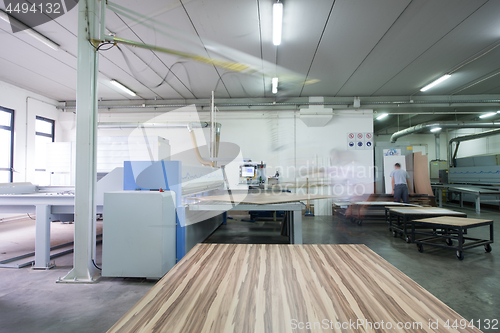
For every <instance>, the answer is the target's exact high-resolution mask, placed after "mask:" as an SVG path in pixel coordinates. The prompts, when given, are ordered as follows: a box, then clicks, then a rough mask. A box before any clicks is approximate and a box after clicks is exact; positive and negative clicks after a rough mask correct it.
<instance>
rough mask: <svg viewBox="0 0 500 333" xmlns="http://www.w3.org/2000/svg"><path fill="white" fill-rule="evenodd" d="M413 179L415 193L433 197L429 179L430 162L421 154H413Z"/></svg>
mask: <svg viewBox="0 0 500 333" xmlns="http://www.w3.org/2000/svg"><path fill="white" fill-rule="evenodd" d="M413 179H414V183H415V193H420V194H428V195H433V194H434V193H433V192H432V187H431V180H430V178H429V161H428V160H427V155H422V153H421V152H418V153H414V154H413Z"/></svg>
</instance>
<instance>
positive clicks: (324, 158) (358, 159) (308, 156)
mask: <svg viewBox="0 0 500 333" xmlns="http://www.w3.org/2000/svg"><path fill="white" fill-rule="evenodd" d="M335 112H336V115H334V116H333V118H332V120H331V121H330V122H329V123H328V124H327V125H326V126H324V127H307V126H306V125H305V124H304V123H303V122H302V121H301V120H300V117H299V113H298V112H296V111H280V112H276V111H271V112H218V113H217V119H216V120H217V122H219V123H221V124H222V130H221V141H222V142H230V143H235V144H237V145H238V146H239V147H240V148H241V152H242V155H243V157H244V158H250V159H252V160H253V161H264V162H266V163H267V170H268V176H270V175H273V174H274V172H275V171H276V169H279V170H280V173H281V175H280V181H281V182H282V183H285V184H289V185H290V187H291V189H292V190H294V186H295V185H296V183H297V182H298V183H300V184H305V182H306V178H309V181H310V182H311V183H314V182H325V183H326V184H327V185H328V186H322V187H314V188H312V189H311V192H317V193H325V194H326V193H330V192H332V189H331V186H330V185H331V182H332V180H331V179H328V177H325V173H326V172H330V173H331V170H332V167H335V166H338V165H341V166H342V167H344V166H347V167H350V168H351V169H354V168H358V169H360V168H361V169H363V170H364V173H365V175H363V176H360V175H362V173H361V172H359V173H356V175H347V176H340V177H337V179H335V180H334V181H335V182H337V183H340V182H342V184H344V183H346V182H351V183H355V184H361V183H362V185H363V187H362V188H363V189H364V190H365V193H372V192H373V169H372V168H373V150H361V151H359V150H350V151H347V134H348V133H349V132H373V113H372V111H371V110H365V111H357V112H353V111H352V110H351V111H335ZM182 114H183V113H182V112H181V113H180V115H179V116H178V118H177V119H175V120H177V121H184V122H189V121H197V120H198V121H208V120H209V118H208V117H209V115H208V113H206V112H204V113H199V114H197V115H196V116H199V119H191V118H189V119H183V118H182ZM161 117H162V115H161V112H157V113H101V114H99V121H100V122H148V121H149V122H155V121H156V122H165V121H174V119H173V118H172V117H170V118H169V119H168V120H165V119H161ZM131 132H132V129H100V130H99V132H98V133H99V136H127V135H129V134H130V133H131ZM196 133H197V134H196V135H197V139H198V145H199V146H201V145H204V144H205V143H206V142H208V140H209V139H208V133H209V132H208V131H207V130H203V131H202V130H200V129H198V130H197V131H196ZM147 134H148V135H158V136H161V137H164V138H166V139H168V140H170V144H171V146H172V154H175V153H176V152H177V151H178V150H179V149H178V147H182V149H181V150H183V149H184V150H185V149H190V148H192V144H191V142H190V139H189V135H188V132H187V130H185V129H155V130H151V129H148V130H147ZM69 136H73V134H71V135H69ZM201 152H202V155H204V156H207V155H208V154H207V150H206V149H201ZM318 168H322V170H323V171H325V172H324V173H317V172H316V171H317V169H318ZM358 169H356V170H358ZM299 191H300V190H299ZM345 196H346V197H347V196H349V195H348V194H345ZM315 205H316V206H315V208H316V213H319V212H320V210H321V211H323V213H326V214H329V213H331V202H328V201H322V202H321V203H320V202H316V203H315ZM319 206H322V207H319Z"/></svg>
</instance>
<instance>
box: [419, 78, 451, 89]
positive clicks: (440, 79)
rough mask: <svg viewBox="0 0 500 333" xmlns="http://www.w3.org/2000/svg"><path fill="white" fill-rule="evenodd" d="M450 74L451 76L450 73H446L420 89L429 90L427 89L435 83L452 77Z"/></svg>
mask: <svg viewBox="0 0 500 333" xmlns="http://www.w3.org/2000/svg"><path fill="white" fill-rule="evenodd" d="M450 76H451V75H450V74H445V75H443V76H441V77H440V78H439V79H437V80H436V81H433V82H431V83H429V84H428V85H426V86H425V87H423V88H422V89H420V91H427V90H429V89H431V88H432V87H434V86H435V85H438V84H440V83H441V82H443V81H445V80H448V79H449V78H450Z"/></svg>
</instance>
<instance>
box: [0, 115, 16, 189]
mask: <svg viewBox="0 0 500 333" xmlns="http://www.w3.org/2000/svg"><path fill="white" fill-rule="evenodd" d="M0 111H3V112H7V113H10V126H4V125H0V129H3V130H6V131H10V166H9V167H8V168H0V171H9V174H10V177H9V178H10V182H11V183H12V182H13V181H14V110H12V109H8V108H4V107H2V106H0Z"/></svg>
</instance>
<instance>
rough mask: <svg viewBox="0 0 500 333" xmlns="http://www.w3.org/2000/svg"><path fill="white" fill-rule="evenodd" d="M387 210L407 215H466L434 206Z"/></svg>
mask: <svg viewBox="0 0 500 333" xmlns="http://www.w3.org/2000/svg"><path fill="white" fill-rule="evenodd" d="M389 210H391V211H393V212H396V213H399V214H403V215H405V214H408V215H436V214H453V215H457V216H460V215H467V214H466V213H462V212H456V211H454V210H450V209H445V208H436V207H401V208H399V207H389Z"/></svg>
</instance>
